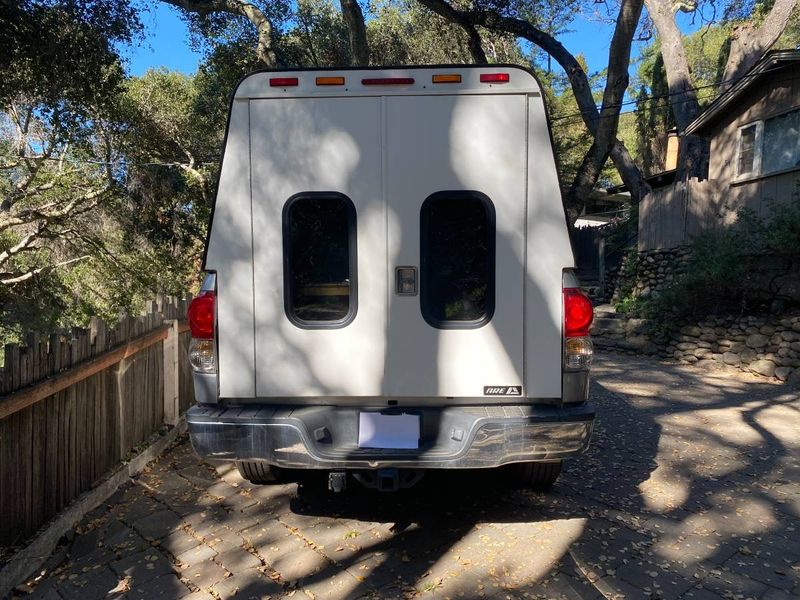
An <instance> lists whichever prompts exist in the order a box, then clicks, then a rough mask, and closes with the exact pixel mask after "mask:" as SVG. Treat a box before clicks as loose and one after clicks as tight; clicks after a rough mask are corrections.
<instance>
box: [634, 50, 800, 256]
mask: <svg viewBox="0 0 800 600" xmlns="http://www.w3.org/2000/svg"><path fill="white" fill-rule="evenodd" d="M685 133H686V134H693V135H699V136H702V137H705V138H708V139H709V141H710V146H711V153H710V161H709V172H708V179H706V180H704V181H699V180H697V179H690V180H688V181H680V180H678V179H676V178H675V177H674V172H673V173H672V175H673V176H672V177H664V175H667V174H666V173H665V174H661V180H662V181H663V182H664V183H663V184H662V185H661V187H656V186H654V189H653V192H652V193H651V194H649V195H648V196H647V197H646V198H645V199H644V200H642V203H641V205H640V208H639V251H648V250H658V249H666V248H674V247H676V246H681V245H683V244H686V243H688V242H689V240H690V239H691V237H692V236H693V235H695V234H697V233H698V232H699V231H701V230H702V229H706V228H711V227H720V226H725V225H729V224H731V223H733V222H734V220H735V219H736V211H737V210H739V209H740V208H742V207H745V206H746V207H749V208H751V209H753V210H754V211H755V212H756V214H758V215H759V216H762V217H766V216H767V215H768V214H769V208H770V205H772V204H774V203H783V202H789V201H792V200H793V199H794V198H796V197H797V192H798V186H799V185H800V50H780V51H773V52H769V53H767V54H766V55H765V56H764V57H763V58H762V59H761V60H760V61H759V62H758V63H757V64H756V65H755V66H754V67H753V68H752V69H751V70H750V71H749V72H748V73H747V74H746V75H745V76H743V77H742V78H741V79H740V80H739V81H737V82H736V83H735V84H734V85H732V86H731V87H730V88H728V89H727V90H726V91H725V92H723V93H722V94H720V96H719V97H718V98H717V99H716V100H714V102H713V103H711V105H710V106H709V107H708V108H707V109H706V110H705V111H704V112H703V113H702V114H701V115H700V116H699V117H698V118H697V119H696V120H695V121H694V122H693V123H691V124H690V125H689V127H687V128H686V132H685Z"/></svg>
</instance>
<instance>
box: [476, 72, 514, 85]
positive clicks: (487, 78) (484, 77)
mask: <svg viewBox="0 0 800 600" xmlns="http://www.w3.org/2000/svg"><path fill="white" fill-rule="evenodd" d="M480 79H481V83H508V81H509V76H508V73H481V77H480Z"/></svg>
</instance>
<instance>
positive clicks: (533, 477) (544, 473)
mask: <svg viewBox="0 0 800 600" xmlns="http://www.w3.org/2000/svg"><path fill="white" fill-rule="evenodd" d="M511 467H512V471H511V475H512V478H513V482H514V483H515V484H516V485H518V486H519V487H524V488H529V489H532V490H542V491H543V490H549V489H550V488H551V487H553V484H554V483H555V482H556V480H557V479H558V476H559V475H560V474H561V461H560V460H559V461H556V462H527V463H516V464H514V465H511Z"/></svg>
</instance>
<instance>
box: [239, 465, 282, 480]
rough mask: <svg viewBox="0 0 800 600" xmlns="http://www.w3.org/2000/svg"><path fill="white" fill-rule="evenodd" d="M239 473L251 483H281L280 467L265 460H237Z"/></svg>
mask: <svg viewBox="0 0 800 600" xmlns="http://www.w3.org/2000/svg"><path fill="white" fill-rule="evenodd" d="M236 468H237V469H239V474H240V475H241V476H242V477H244V478H245V479H247V481H249V482H250V483H255V484H256V485H263V484H266V483H280V475H281V473H280V469H279V468H278V467H273V466H272V465H269V464H267V463H264V462H237V463H236Z"/></svg>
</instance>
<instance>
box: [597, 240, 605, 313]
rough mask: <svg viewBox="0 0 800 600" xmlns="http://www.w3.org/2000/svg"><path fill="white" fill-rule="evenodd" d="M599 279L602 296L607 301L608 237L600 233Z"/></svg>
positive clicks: (598, 252) (598, 247) (598, 254)
mask: <svg viewBox="0 0 800 600" xmlns="http://www.w3.org/2000/svg"><path fill="white" fill-rule="evenodd" d="M597 280H598V282H599V284H600V298H602V299H603V301H604V302H605V297H606V238H605V236H604V235H602V234H601V235H600V242H599V243H598V244H597Z"/></svg>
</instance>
